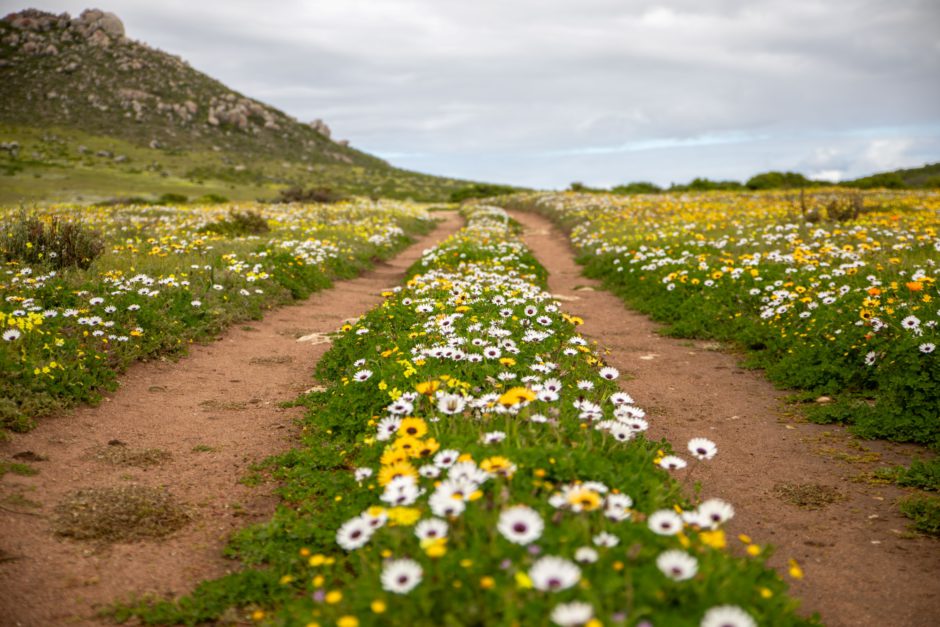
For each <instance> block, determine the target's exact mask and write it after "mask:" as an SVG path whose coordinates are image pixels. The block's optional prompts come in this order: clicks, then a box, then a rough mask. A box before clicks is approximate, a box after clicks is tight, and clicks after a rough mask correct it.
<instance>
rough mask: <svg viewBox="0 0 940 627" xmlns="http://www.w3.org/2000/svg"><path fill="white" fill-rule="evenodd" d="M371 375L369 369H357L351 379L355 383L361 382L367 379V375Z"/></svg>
mask: <svg viewBox="0 0 940 627" xmlns="http://www.w3.org/2000/svg"><path fill="white" fill-rule="evenodd" d="M371 376H372V371H371V370H358V371H356V374H354V375H353V381H355V382H357V383H362V382H363V381H366V380H368V379H369V377H371Z"/></svg>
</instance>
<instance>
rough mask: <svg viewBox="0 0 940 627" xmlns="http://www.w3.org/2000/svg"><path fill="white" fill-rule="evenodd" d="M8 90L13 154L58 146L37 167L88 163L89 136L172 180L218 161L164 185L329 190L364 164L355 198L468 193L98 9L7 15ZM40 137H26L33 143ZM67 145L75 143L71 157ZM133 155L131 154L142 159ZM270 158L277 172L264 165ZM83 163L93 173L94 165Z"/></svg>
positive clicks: (0, 36) (4, 129)
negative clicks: (270, 100)
mask: <svg viewBox="0 0 940 627" xmlns="http://www.w3.org/2000/svg"><path fill="white" fill-rule="evenodd" d="M0 84H2V85H3V97H2V98H0V141H3V144H5V145H6V146H7V153H8V154H9V155H11V156H12V153H13V151H17V152H21V153H23V154H26V153H25V151H24V150H18V149H21V148H23V146H22V145H21V144H22V143H23V142H21V141H19V138H18V137H17V135H18V134H22V130H23V129H42V130H43V131H44V133H43V134H42V135H41V136H40V137H38V138H36V140H37V143H42V142H45V143H47V144H48V143H50V142H49V137H50V135H51V136H52V137H53V140H52V142H51V143H52V144H55V146H53V147H52V148H50V147H49V146H46V147H42V146H39V148H38V150H37V149H36V148H35V147H33V149H32V152H31V153H30V154H29V155H27V156H30V157H34V156H38V159H32V160H33V161H37V162H40V163H46V162H47V161H49V160H50V159H52V160H53V161H55V158H56V157H63V154H62V153H63V151H64V152H65V153H67V154H66V155H64V156H66V157H68V156H71V157H73V158H75V159H77V158H78V156H80V155H86V154H87V153H89V152H90V151H91V149H92V147H90V146H89V145H87V144H88V143H89V142H84V143H82V139H83V138H85V137H86V136H87V137H90V138H102V137H107V138H111V139H114V140H120V141H121V142H125V143H126V144H127V145H129V146H131V147H134V148H136V149H149V150H150V151H153V154H152V155H147V154H143V155H142V154H136V159H137V160H138V161H139V160H141V159H144V160H146V161H148V163H147V164H146V165H147V167H149V168H150V170H151V171H152V170H153V167H152V163H153V162H156V163H158V164H159V165H160V167H159V168H158V169H159V170H161V171H162V172H166V171H167V169H168V168H172V167H173V164H174V163H175V161H179V160H178V159H177V160H175V161H174V159H173V158H172V157H174V156H179V154H180V153H186V154H188V155H189V156H190V157H192V156H194V155H195V154H196V153H201V152H205V153H207V154H206V158H205V159H197V160H194V159H192V158H190V159H188V160H186V162H185V163H179V164H176V169H177V170H179V169H180V168H184V169H185V171H176V172H173V171H172V170H171V171H170V172H169V173H168V174H166V175H164V178H166V176H176V177H182V178H189V179H192V180H197V179H198V180H202V181H205V180H207V179H210V180H211V179H217V180H220V181H226V182H228V183H232V179H235V180H236V182H238V181H237V180H238V179H245V178H246V176H245V175H244V174H243V173H244V172H245V171H246V170H248V169H249V168H254V169H255V170H257V171H255V172H250V173H249V176H247V179H250V182H252V183H253V184H259V183H262V184H267V185H275V186H277V185H285V186H286V185H302V184H304V183H311V184H315V183H327V184H329V183H333V182H334V180H333V179H338V181H337V182H338V184H337V185H336V187H339V188H343V187H349V185H347V182H346V181H345V180H344V177H342V176H340V177H334V176H330V175H328V174H329V173H331V172H332V173H333V174H336V173H338V172H339V170H338V169H337V168H342V169H347V170H348V169H349V168H351V167H355V169H356V171H357V172H358V174H357V177H356V178H357V181H358V183H357V185H359V184H361V185H362V186H364V187H363V189H361V190H351V191H363V192H374V191H377V190H378V191H381V190H382V189H383V188H387V187H388V180H386V179H388V177H389V176H393V177H397V178H398V179H411V182H413V183H415V184H418V183H421V185H419V186H421V187H426V188H428V189H430V188H436V187H441V188H447V189H450V188H456V187H459V186H460V185H462V182H459V181H453V180H447V179H438V178H435V177H423V178H422V176H423V175H417V174H415V173H409V172H403V171H400V170H396V169H394V168H392V167H391V166H389V164H387V163H386V162H385V161H383V160H381V159H378V158H376V157H373V156H371V155H368V154H366V153H364V152H361V151H358V150H355V149H353V148H351V147H350V146H349V145H348V143H347V142H345V141H336V140H334V139H332V138H331V133H330V129H329V127H328V126H327V125H326V123H324V122H323V121H322V120H315V121H313V122H310V123H304V122H300V121H298V120H296V119H295V118H292V117H291V116H289V115H286V114H285V113H283V112H281V111H279V110H277V109H275V108H274V107H271V106H269V105H266V104H264V103H262V102H258V101H257V100H254V99H252V98H249V97H247V96H245V95H243V94H240V93H238V92H235V91H233V90H231V89H229V88H228V87H226V86H225V85H223V84H222V83H220V82H219V81H216V80H214V79H212V78H211V77H209V76H206V75H205V74H203V73H201V72H199V71H197V70H195V69H193V68H192V67H191V66H190V65H189V64H188V63H186V61H184V60H183V59H181V58H179V57H177V56H174V55H171V54H167V53H165V52H163V51H160V50H156V49H154V48H151V47H150V46H148V45H146V44H145V43H142V42H138V41H134V40H133V39H130V38H129V37H128V36H127V35H126V33H125V29H124V24H123V23H122V22H121V20H120V18H118V16H116V15H114V14H113V13H106V12H103V11H100V10H97V9H89V10H86V11H84V12H82V14H81V15H80V16H78V17H74V18H73V17H70V16H69V15H68V14H67V13H63V14H61V15H54V14H52V13H46V12H43V11H39V10H35V9H27V10H24V11H20V12H18V13H11V14H9V15H7V16H6V17H5V18H3V20H2V21H0ZM61 131H64V133H63V132H61ZM75 133H77V134H75ZM29 139H30V134H29V133H25V137H24V141H25V142H29ZM14 143H15V144H17V145H16V146H15V147H12V148H11V146H12V144H14ZM63 143H65V144H76V145H67V146H66V147H65V148H63V146H62V144H63ZM91 143H95V142H94V141H91ZM122 146H123V144H121V145H118V146H116V148H117V150H108V149H107V148H105V149H99V150H94V151H93V154H92V156H93V157H98V158H99V159H101V158H103V159H111V160H112V161H115V162H116V163H109V164H107V165H108V166H109V167H112V166H115V165H117V164H121V163H125V162H128V161H130V160H131V159H132V155H129V154H119V151H120V149H121V147H122ZM2 147H3V146H2V145H0V148H2ZM53 148H54V149H53ZM134 148H132V149H128V150H124V151H123V152H124V153H128V152H134ZM32 153H35V155H34V154H32ZM107 153H111V154H110V155H108V154H107ZM75 159H73V161H74V160H75ZM259 160H260V161H261V162H265V161H270V162H272V163H271V164H268V165H273V166H276V167H271V168H269V167H266V166H265V165H261V166H259V165H257V164H258V162H259ZM274 161H276V162H277V163H276V164H275V163H273V162H274ZM81 163H83V164H84V165H85V166H88V167H91V166H92V165H94V164H93V163H91V162H89V161H88V160H87V159H85V160H84V161H82V162H81ZM95 163H97V164H98V165H103V164H101V163H98V162H95ZM246 164H252V165H251V166H249V165H246ZM60 165H61V164H60ZM73 165H78V164H73ZM140 165H142V164H139V163H138V168H139V166H140ZM184 166H185V167H184ZM269 170H270V171H269ZM286 171H290V172H286ZM305 172H306V173H307V174H309V175H310V176H305V175H304V173H305ZM363 173H365V174H363ZM370 174H372V175H374V176H371V177H370ZM370 179H376V181H378V182H376V181H373V180H370ZM379 179H381V180H379ZM369 185H372V187H373V188H375V189H370V188H369ZM376 185H377V187H376ZM353 187H355V186H353ZM406 187H409V188H410V187H411V186H406ZM386 191H387V190H386ZM425 191H427V190H425ZM431 195H434V194H431Z"/></svg>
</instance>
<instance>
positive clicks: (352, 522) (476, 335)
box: [113, 207, 815, 627]
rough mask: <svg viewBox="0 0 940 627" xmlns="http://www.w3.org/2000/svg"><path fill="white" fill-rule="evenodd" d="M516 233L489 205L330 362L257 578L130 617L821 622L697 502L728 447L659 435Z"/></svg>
mask: <svg viewBox="0 0 940 627" xmlns="http://www.w3.org/2000/svg"><path fill="white" fill-rule="evenodd" d="M513 230H514V229H513V226H512V224H511V223H510V222H509V221H508V220H506V219H505V215H504V214H503V213H502V212H501V211H500V210H498V209H493V208H485V207H480V208H477V209H474V210H472V213H471V215H470V216H469V224H468V226H467V228H466V229H465V230H464V231H463V232H461V233H460V234H458V235H457V236H455V237H453V238H451V239H450V240H448V241H447V242H445V243H443V244H442V245H440V246H438V247H437V248H435V249H433V250H431V251H429V252H427V253H426V254H425V255H424V257H423V258H422V260H421V261H420V262H418V263H417V264H416V265H415V267H414V268H413V275H412V276H411V278H410V279H409V280H408V282H407V284H406V285H405V286H404V287H401V288H396V289H395V290H392V291H389V292H388V293H386V296H387V299H386V301H385V302H384V303H383V304H382V305H381V306H379V307H376V308H375V309H373V310H371V311H370V312H368V313H367V314H365V315H364V316H362V317H361V318H360V319H359V320H357V321H356V322H355V323H353V324H348V325H346V326H344V328H343V329H342V330H341V332H340V334H339V335H338V336H337V337H336V339H335V341H334V343H333V346H332V347H331V349H330V351H329V352H328V353H327V354H326V355H325V356H324V357H323V358H322V359H321V361H320V363H319V364H318V369H317V374H318V377H319V378H320V379H321V380H323V381H331V382H333V384H332V385H331V386H330V387H329V388H327V389H326V390H325V391H323V392H315V393H311V394H309V395H307V396H305V397H303V398H302V399H300V401H299V402H301V403H303V404H304V405H305V406H306V407H308V409H309V412H308V413H307V415H306V417H305V419H304V420H303V424H302V428H303V435H302V446H301V447H300V448H297V449H295V450H293V451H291V452H289V453H287V454H284V455H282V456H279V457H276V458H272V459H271V460H269V462H268V464H267V468H268V471H269V472H270V473H271V474H272V475H273V477H275V478H276V479H278V480H280V481H281V482H282V484H281V488H280V494H281V497H282V499H283V503H282V505H281V507H279V508H278V510H277V512H276V514H275V515H274V517H273V518H272V520H271V521H270V522H268V523H265V524H261V525H258V526H255V527H251V528H248V529H246V530H245V531H243V532H241V533H239V534H238V535H237V536H236V537H235V538H234V539H233V541H232V543H231V546H230V554H231V556H232V557H237V558H238V559H240V560H241V561H242V563H243V564H244V565H245V568H244V570H243V571H241V572H239V573H237V574H233V575H230V576H228V577H225V578H222V579H219V580H215V581H209V582H205V583H203V584H202V585H201V586H200V587H199V588H198V589H197V590H195V592H194V593H193V594H192V595H190V596H187V597H184V598H182V599H178V600H154V599H150V600H147V599H143V600H137V601H134V602H131V603H127V604H122V605H120V606H118V607H116V608H114V609H113V612H114V615H115V616H116V617H117V618H118V619H120V620H125V619H129V618H131V617H137V618H138V619H140V620H142V621H143V622H145V623H150V624H156V623H186V624H195V623H198V622H200V621H208V620H216V619H218V618H219V617H220V616H223V615H224V616H227V617H229V618H231V619H235V620H237V619H240V618H250V619H252V620H254V621H256V622H258V623H262V624H268V625H307V626H309V625H330V626H332V625H339V626H341V627H353V626H358V625H384V624H401V625H548V624H556V625H592V626H596V625H621V624H622V625H639V624H648V622H649V621H652V622H653V623H655V624H667V625H677V626H683V625H699V624H702V625H717V624H726V623H724V622H721V621H722V620H733V621H734V622H732V623H731V624H734V625H742V626H743V625H755V624H757V623H759V624H761V625H803V624H815V621H814V620H804V619H801V618H799V617H797V616H796V615H795V613H794V610H795V606H796V603H795V601H794V600H793V599H791V598H790V597H789V596H788V595H787V592H786V584H785V583H784V582H783V581H782V580H781V579H780V578H779V577H778V576H777V575H776V574H775V573H774V572H773V571H772V570H770V569H769V568H767V567H766V566H765V562H764V559H765V557H766V556H767V555H768V554H769V549H768V548H767V547H761V546H758V545H754V544H750V539H749V538H746V537H742V538H741V541H743V542H746V543H748V550H747V551H746V552H747V554H748V555H750V556H751V557H747V558H737V557H732V556H731V555H730V554H729V553H728V551H727V550H726V545H727V543H728V542H729V541H731V540H729V539H728V538H726V537H725V534H724V532H723V531H722V530H721V523H722V522H723V521H725V520H727V519H728V518H730V517H731V516H732V515H733V508H732V507H731V505H730V504H728V503H725V502H723V501H719V500H716V499H712V500H709V501H705V502H701V503H700V502H689V501H687V500H685V499H684V498H683V497H682V489H681V485H680V481H690V480H691V477H690V475H691V473H692V472H694V469H695V467H696V466H697V465H698V464H702V463H707V461H705V460H707V459H709V458H710V457H711V456H712V455H713V454H714V444H713V443H711V442H708V441H707V440H704V439H697V440H693V441H692V442H690V443H689V447H688V452H684V453H683V452H680V453H679V454H674V453H673V451H672V449H671V448H670V446H669V444H668V443H666V442H654V441H650V440H648V439H647V438H646V437H645V436H644V432H645V429H646V427H647V422H646V420H645V418H644V415H645V414H644V412H643V411H642V410H641V409H640V408H638V407H636V406H634V405H633V404H632V400H631V399H630V398H629V396H628V395H627V394H625V393H623V392H619V389H618V386H617V384H616V378H617V376H618V373H617V372H616V371H615V370H613V369H611V368H608V367H606V366H605V365H604V364H603V362H602V361H601V359H600V358H599V356H598V355H597V354H596V352H595V349H594V348H593V347H592V346H590V345H589V344H588V343H587V342H586V341H585V340H584V339H583V338H581V337H580V336H579V335H578V334H577V332H576V327H577V325H578V324H580V322H581V321H580V320H578V319H577V318H573V317H571V316H568V315H567V314H565V313H564V312H562V311H561V310H560V307H559V305H558V304H557V303H556V302H554V301H553V300H552V299H551V296H550V295H549V294H548V293H547V292H545V291H544V289H543V287H544V283H543V281H544V276H545V271H544V269H543V268H541V267H540V266H539V265H538V263H537V262H536V261H535V259H534V258H533V257H532V256H531V254H530V253H529V252H528V251H527V250H526V249H525V248H524V246H522V244H521V243H519V241H518V240H517V239H516V238H515V237H514V234H513ZM681 466H684V467H685V470H672V471H670V470H667V468H679V467H681ZM670 472H677V476H676V477H673V476H672V475H671V474H670ZM733 541H734V542H737V541H738V540H733ZM791 574H792V575H793V576H802V574H801V571H800V570H799V567H798V566H797V565H796V564H795V563H794V564H793V565H792V569H791Z"/></svg>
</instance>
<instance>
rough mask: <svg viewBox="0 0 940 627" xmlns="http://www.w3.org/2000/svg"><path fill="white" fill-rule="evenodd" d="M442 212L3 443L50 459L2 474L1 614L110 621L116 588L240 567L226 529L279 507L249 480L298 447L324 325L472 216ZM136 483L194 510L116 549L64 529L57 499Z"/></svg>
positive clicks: (2, 449)
mask: <svg viewBox="0 0 940 627" xmlns="http://www.w3.org/2000/svg"><path fill="white" fill-rule="evenodd" d="M434 215H435V216H437V217H438V218H440V219H442V221H441V223H440V224H439V225H438V227H437V228H436V229H435V230H434V231H433V232H432V233H430V234H428V235H426V236H424V237H423V238H421V239H419V241H417V242H416V243H415V244H413V245H411V246H410V247H408V248H407V249H406V250H405V251H403V252H402V253H400V254H399V255H397V256H396V257H394V258H393V259H391V260H389V261H387V262H380V263H378V264H377V266H376V267H375V268H374V269H373V270H371V271H369V272H367V273H365V274H364V275H362V276H361V277H359V278H356V279H352V280H348V281H340V282H337V283H336V284H335V285H334V286H333V287H332V288H330V289H328V290H324V291H322V292H318V293H316V294H313V295H312V296H311V297H310V298H309V299H307V300H305V301H303V302H301V303H298V304H295V305H291V306H287V307H283V308H281V309H278V310H275V311H271V312H269V313H268V314H267V315H266V316H265V318H264V319H263V320H261V321H252V322H248V323H245V324H243V325H236V326H235V327H233V328H231V329H230V330H228V331H227V332H226V333H224V334H223V335H222V337H221V339H220V340H219V341H217V342H214V343H211V344H208V345H204V346H193V347H192V349H191V350H190V354H189V355H188V356H187V357H185V358H183V359H181V360H179V361H178V362H172V361H154V362H150V363H141V364H136V365H134V366H133V367H131V368H130V369H129V370H128V372H127V373H126V374H125V375H123V376H122V378H121V387H120V389H119V390H118V391H117V392H115V393H114V394H111V395H108V396H107V397H106V398H105V399H104V401H103V402H102V403H101V404H100V405H99V406H97V407H80V408H78V409H76V410H74V411H71V412H68V413H66V414H65V415H62V416H59V417H53V418H48V419H45V420H42V421H40V424H39V426H38V427H37V428H36V429H35V430H33V431H31V432H30V433H27V434H24V435H14V436H13V437H12V439H11V440H10V441H8V442H3V443H0V457H2V458H5V459H9V458H11V457H12V456H14V455H16V454H17V453H23V452H26V451H32V452H33V453H35V454H37V455H40V456H42V457H46V458H48V459H47V460H46V461H37V462H35V463H33V464H32V465H33V466H34V467H35V468H37V469H38V470H39V474H37V475H35V476H30V477H23V476H18V475H13V474H12V473H8V474H7V475H5V476H4V477H3V479H2V480H0V500H2V501H3V503H5V505H4V507H3V508H2V509H0V529H2V533H0V589H2V590H3V593H2V594H0V617H2V618H0V624H3V625H23V626H28V627H33V626H36V627H40V626H42V627H47V626H51V625H64V624H68V625H97V624H111V623H110V621H107V620H106V619H98V618H96V617H95V613H96V612H97V611H98V610H100V609H101V608H103V607H105V606H106V605H108V604H110V603H112V602H113V601H115V600H116V599H119V598H126V597H128V596H129V595H132V594H133V595H140V594H145V593H151V594H156V595H167V594H169V595H179V594H182V593H185V592H188V591H189V590H191V589H192V588H193V586H194V585H195V584H197V583H198V582H199V581H201V580H203V579H207V578H213V577H218V576H221V575H223V574H225V573H226V572H229V571H231V570H234V569H236V568H237V567H238V565H237V563H236V562H233V561H230V560H227V559H225V558H224V557H223V554H222V550H223V548H224V546H225V542H226V539H227V538H228V537H229V535H230V534H231V533H232V532H233V531H235V530H237V529H240V528H242V527H244V526H246V525H248V524H250V523H253V522H259V521H262V520H265V519H266V518H267V517H269V516H270V514H271V512H272V511H273V509H274V507H275V505H276V504H277V499H276V497H275V496H274V495H273V494H272V493H271V492H272V486H270V485H262V486H256V487H250V486H247V485H244V484H243V483H241V482H240V480H241V479H243V478H244V477H245V476H247V475H248V474H249V473H250V466H251V465H252V464H254V463H257V462H259V461H262V460H263V459H265V458H266V457H268V456H270V455H272V454H276V453H279V452H283V451H285V450H288V449H289V448H290V447H291V441H292V439H293V438H294V436H295V435H296V434H297V427H296V426H295V421H296V419H297V418H299V417H300V416H301V414H302V412H303V410H302V408H293V409H282V408H280V407H279V405H280V403H282V402H284V401H290V400H293V399H294V398H296V397H297V395H298V394H300V393H302V392H304V391H305V390H307V389H309V388H311V387H312V386H314V385H315V382H314V380H313V379H312V378H311V373H312V372H313V369H314V366H315V364H316V362H317V360H318V359H319V358H320V357H321V356H322V355H323V354H324V353H325V352H326V350H327V349H328V348H329V343H328V341H326V336H325V335H324V334H327V333H331V332H333V331H336V330H337V329H338V328H339V327H340V326H341V325H342V323H343V321H344V320H347V319H350V318H355V317H358V316H359V315H361V314H362V313H364V312H366V311H368V310H369V309H370V308H372V307H374V306H375V305H376V304H378V303H379V302H381V300H382V297H381V295H380V293H381V291H382V290H384V289H387V288H390V287H394V286H396V285H398V284H400V283H401V281H402V279H403V278H404V276H405V271H406V270H407V268H408V267H409V266H410V265H411V264H412V263H414V262H415V261H416V260H417V259H418V258H419V257H420V256H421V253H422V251H423V250H425V249H426V248H429V247H431V246H434V245H435V244H437V243H438V242H440V241H442V240H443V239H445V238H446V237H447V236H448V235H450V234H452V233H454V232H456V231H457V230H458V229H459V228H460V227H461V226H463V220H462V219H461V218H460V216H459V215H458V214H457V213H456V212H440V213H436V214H434ZM129 485H140V486H149V487H153V488H162V487H165V488H166V489H167V490H168V491H169V493H170V494H171V495H172V496H174V497H175V498H176V499H177V500H179V501H180V502H182V503H185V504H186V505H187V506H188V508H189V511H190V512H191V515H192V521H191V522H190V523H189V524H187V525H185V526H184V527H183V528H182V529H181V530H180V531H178V532H176V533H174V534H172V535H170V536H168V537H167V538H165V539H156V540H154V539H146V540H141V541H137V542H122V543H115V544H112V545H108V546H103V545H100V544H99V545H95V544H94V543H90V542H77V541H74V540H66V539H61V538H59V537H57V536H55V535H54V534H53V529H52V524H51V523H52V518H53V511H54V508H55V506H56V504H57V503H59V502H60V501H61V500H62V499H63V498H64V497H65V496H66V495H67V494H69V493H71V492H73V491H75V490H77V489H85V488H91V487H94V488H116V487H126V486H129ZM27 501H28V502H30V503H32V504H34V505H38V507H35V506H34V507H29V506H23V505H24V504H25V503H26V502H27ZM11 503H14V504H15V503H19V504H20V506H13V505H11Z"/></svg>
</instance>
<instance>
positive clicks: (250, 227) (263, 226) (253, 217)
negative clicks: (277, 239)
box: [198, 209, 271, 237]
mask: <svg viewBox="0 0 940 627" xmlns="http://www.w3.org/2000/svg"><path fill="white" fill-rule="evenodd" d="M270 231H271V227H270V226H269V225H268V221H267V220H265V219H264V216H262V215H261V214H260V213H258V212H257V211H251V210H248V211H240V210H238V209H229V212H228V217H227V218H222V219H221V220H216V221H215V222H210V223H209V224H206V225H205V226H203V227H201V228H199V229H198V232H200V233H218V234H219V235H222V236H224V237H242V236H245V235H261V234H262V233H268V232H270Z"/></svg>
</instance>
